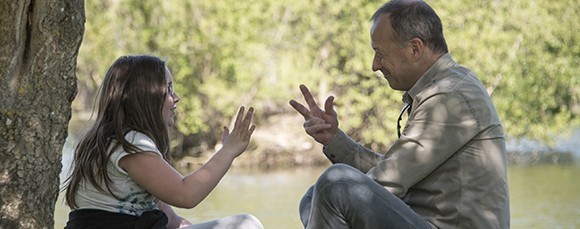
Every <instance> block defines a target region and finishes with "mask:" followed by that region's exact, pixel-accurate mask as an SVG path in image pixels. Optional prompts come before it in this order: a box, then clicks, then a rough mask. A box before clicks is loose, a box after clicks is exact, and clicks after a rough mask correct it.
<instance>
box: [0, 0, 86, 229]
mask: <svg viewBox="0 0 580 229" xmlns="http://www.w3.org/2000/svg"><path fill="white" fill-rule="evenodd" d="M0 12H2V16H1V17H0V76H1V79H0V136H1V138H0V228H52V227H54V209H55V203H56V199H57V197H58V191H59V183H60V180H59V173H60V171H61V167H62V165H61V157H62V154H61V151H62V147H63V145H64V142H65V139H66V136H67V126H68V122H69V120H70V117H71V102H72V100H73V99H74V97H75V95H76V76H75V69H76V58H77V54H78V49H79V46H80V44H81V41H82V36H83V32H84V23H85V12H84V1H83V0H50V1H47V0H18V1H13V0H1V2H0Z"/></svg>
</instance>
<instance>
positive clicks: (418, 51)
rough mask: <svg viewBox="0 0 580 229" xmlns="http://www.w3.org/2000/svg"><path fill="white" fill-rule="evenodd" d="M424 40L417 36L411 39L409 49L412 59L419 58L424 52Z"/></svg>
mask: <svg viewBox="0 0 580 229" xmlns="http://www.w3.org/2000/svg"><path fill="white" fill-rule="evenodd" d="M425 48H426V46H425V42H423V40H421V39H420V38H418V37H415V38H413V39H411V51H412V53H411V54H412V56H413V59H414V60H418V59H420V58H421V57H422V56H423V54H424V52H425Z"/></svg>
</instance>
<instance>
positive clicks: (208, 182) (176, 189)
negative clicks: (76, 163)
mask: <svg viewBox="0 0 580 229" xmlns="http://www.w3.org/2000/svg"><path fill="white" fill-rule="evenodd" d="M253 112H254V109H253V108H250V109H249V110H248V113H247V114H246V115H244V107H241V108H240V111H239V112H238V115H237V117H236V121H235V123H234V129H233V130H232V131H231V133H230V131H229V129H228V128H227V127H224V134H223V136H222V141H223V147H222V148H221V149H220V150H218V151H217V152H216V153H215V154H214V155H213V156H212V157H211V159H210V160H209V161H208V162H207V163H206V164H205V165H203V166H202V167H201V168H199V169H198V170H197V171H195V172H193V173H191V174H189V175H187V176H185V177H184V176H182V175H181V174H180V173H179V172H177V171H176V170H175V169H174V168H173V167H172V166H171V165H170V164H169V163H167V161H165V160H164V159H163V158H161V156H160V155H159V154H156V153H153V152H140V153H134V154H131V155H128V156H125V157H123V158H122V159H121V160H120V161H119V166H120V167H121V168H123V169H125V170H126V171H127V173H128V174H129V176H130V177H131V178H132V179H133V180H134V181H135V182H136V183H137V184H139V186H141V187H143V188H144V189H145V190H147V191H148V192H149V193H151V194H152V195H154V196H155V197H157V198H158V199H160V200H161V201H163V202H164V203H167V204H169V205H172V206H176V207H181V208H193V207H195V206H196V205H198V204H199V203H200V202H201V201H202V200H203V199H204V198H205V197H207V195H209V193H210V192H211V191H212V190H213V189H214V188H215V187H216V185H217V184H218V183H219V181H220V180H221V179H222V177H223V176H224V175H225V173H226V172H227V171H228V169H229V168H230V166H231V164H232V162H233V160H234V159H235V158H236V157H237V156H239V155H240V154H242V153H243V152H244V151H245V150H246V148H247V146H248V144H249V141H250V136H251V135H252V133H253V131H254V129H255V126H254V125H251V122H252V116H253Z"/></svg>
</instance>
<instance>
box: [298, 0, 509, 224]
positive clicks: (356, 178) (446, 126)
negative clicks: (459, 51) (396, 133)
mask: <svg viewBox="0 0 580 229" xmlns="http://www.w3.org/2000/svg"><path fill="white" fill-rule="evenodd" d="M371 20H372V21H373V25H372V28H371V42H372V47H373V49H374V51H375V56H374V60H373V64H372V69H373V71H381V73H382V74H383V75H384V77H385V78H386V79H387V81H388V82H389V85H390V87H391V88H393V89H394V90H400V91H405V93H404V95H403V101H404V102H405V103H407V104H408V105H407V106H405V107H406V108H407V112H408V115H409V118H408V121H407V124H406V126H405V127H404V129H403V131H402V133H401V134H400V137H399V139H398V140H397V141H396V142H395V143H394V144H393V145H392V146H391V147H390V148H389V149H388V150H387V152H385V153H375V152H373V151H371V150H369V149H367V148H365V147H363V146H362V145H360V144H358V143H355V142H354V141H353V140H352V139H351V138H350V137H348V136H347V135H346V134H345V133H344V132H343V131H341V130H340V129H338V116H337V113H336V112H335V111H334V108H333V101H334V97H332V96H330V97H328V99H327V100H326V102H325V105H324V110H322V109H321V108H319V107H318V105H317V104H316V102H315V101H314V98H313V96H312V94H311V93H310V91H309V90H308V88H307V87H306V86H304V85H301V86H300V89H301V91H302V94H303V95H304V99H305V100H306V103H307V105H308V108H306V107H305V106H303V105H302V104H300V103H298V102H296V101H294V100H291V101H290V105H291V106H292V107H293V108H294V109H296V110H297V111H298V112H299V113H300V114H301V115H302V116H304V119H305V122H304V129H305V131H306V133H308V134H309V135H310V136H312V137H313V138H314V139H315V140H316V141H318V142H319V143H321V144H323V145H324V149H323V152H324V154H325V155H326V156H327V157H328V159H329V160H330V161H331V162H332V163H333V164H334V165H332V166H331V167H330V168H328V169H327V170H326V171H325V172H324V173H323V174H322V175H321V176H320V178H319V179H318V181H317V182H316V183H315V185H314V186H312V187H311V188H310V189H309V190H308V191H307V193H306V194H305V196H304V197H303V199H302V202H301V203H300V215H301V219H302V222H303V224H304V226H305V227H306V228H333V229H336V228H508V227H509V194H508V184H507V179H506V170H507V162H506V154H505V140H504V134H503V129H502V126H501V123H500V120H499V118H498V115H497V112H496V110H495V107H494V105H493V103H492V101H491V99H490V97H489V95H488V94H487V92H486V90H485V88H484V87H483V85H482V84H481V83H480V82H479V80H478V79H477V77H476V76H475V74H474V73H473V72H471V71H470V70H469V69H467V68H464V67H462V66H460V65H458V64H457V63H455V62H454V60H453V59H452V58H451V56H450V54H449V53H448V50H447V44H446V42H445V38H444V37H443V29H442V25H441V20H440V19H439V17H438V16H437V14H436V13H435V11H434V10H433V9H432V8H431V7H430V6H429V5H427V3H425V2H423V1H396V0H395V1H391V2H388V3H386V4H385V5H383V6H382V7H381V8H380V9H378V10H377V11H376V12H375V14H374V15H373V16H372V18H371ZM407 112H404V111H402V112H401V114H403V113H407Z"/></svg>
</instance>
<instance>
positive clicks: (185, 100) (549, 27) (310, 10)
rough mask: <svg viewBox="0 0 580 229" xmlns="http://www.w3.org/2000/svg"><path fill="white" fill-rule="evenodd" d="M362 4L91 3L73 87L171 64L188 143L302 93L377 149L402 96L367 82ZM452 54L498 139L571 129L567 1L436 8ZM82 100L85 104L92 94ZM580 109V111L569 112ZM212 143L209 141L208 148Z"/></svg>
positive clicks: (571, 6)
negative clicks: (117, 64)
mask: <svg viewBox="0 0 580 229" xmlns="http://www.w3.org/2000/svg"><path fill="white" fill-rule="evenodd" d="M381 4H382V3H377V2H374V1H365V0H357V1H352V0H333V1H331V0H316V1H315V0H295V1H279V0H260V1H257V0H248V1H231V0H230V1H194V0H185V1H162V0H126V1H113V0H104V1H87V2H86V12H87V13H86V15H87V25H86V34H85V37H84V43H83V46H82V47H81V51H80V54H79V60H78V61H79V63H78V66H79V74H78V76H79V81H80V85H85V87H86V88H87V90H89V91H90V90H93V91H94V90H95V88H96V85H97V84H98V83H100V81H101V79H102V76H103V75H104V73H105V71H106V68H107V67H108V66H109V65H110V63H111V62H112V61H113V60H114V59H116V58H117V57H118V56H119V55H124V54H143V53H146V54H153V55H158V56H161V57H163V58H165V59H167V60H168V65H169V66H170V68H171V69H172V72H173V75H174V81H175V82H176V91H177V93H178V94H179V95H180V97H181V102H180V105H179V107H180V109H179V111H180V113H179V118H178V127H179V130H180V131H181V132H182V133H184V134H194V133H202V134H204V135H206V136H208V137H209V138H216V139H217V138H218V137H219V136H218V133H221V129H217V132H218V133H214V132H213V130H212V128H215V127H218V126H220V125H223V124H224V123H227V122H229V120H224V118H231V117H233V115H234V114H235V112H236V111H237V108H238V106H239V105H241V104H243V105H246V106H254V107H256V108H257V110H258V113H257V114H256V115H257V117H256V118H257V120H256V121H257V122H258V123H260V122H262V121H264V120H265V119H267V118H268V117H269V116H271V115H277V114H280V113H288V112H294V111H293V110H291V108H290V106H288V104H287V102H288V100H289V99H292V98H300V97H301V95H300V94H299V91H298V85H299V84H301V83H304V84H306V85H308V86H309V87H310V88H311V89H312V91H313V92H314V93H316V95H318V96H319V100H318V101H319V102H320V103H323V101H324V99H325V98H326V96H328V95H334V96H335V97H336V100H335V101H336V109H337V112H338V113H339V118H340V121H341V124H340V125H341V128H342V129H344V130H346V131H347V132H349V134H351V135H352V136H353V138H355V139H357V140H360V141H362V142H363V143H365V144H368V145H369V146H371V147H372V148H375V149H384V147H385V146H387V145H389V144H390V141H392V140H394V139H395V138H396V129H395V128H396V118H397V115H398V112H399V109H400V108H401V107H402V102H401V94H402V93H401V92H396V91H393V90H391V89H390V87H389V86H388V84H387V82H386V80H385V79H383V78H382V77H381V76H379V75H378V74H376V73H373V72H372V71H371V61H372V55H373V52H372V49H371V48H370V39H369V29H370V25H371V22H369V18H370V16H371V15H372V13H373V12H374V10H376V9H377V8H378V7H380V5H381ZM430 4H432V6H433V7H434V8H435V10H436V11H437V12H438V13H439V15H440V17H441V19H442V21H443V25H444V30H445V34H446V37H447V41H448V44H449V48H450V51H451V53H452V55H453V57H454V58H455V59H456V60H457V61H458V62H459V63H460V64H462V65H465V66H467V67H469V68H471V69H472V70H474V71H475V72H476V73H477V74H478V75H479V77H480V79H481V80H482V82H483V83H484V85H486V86H487V87H488V88H489V89H490V92H492V98H493V99H494V101H495V103H496V106H497V108H498V111H499V113H500V116H501V118H502V120H503V123H504V126H505V129H506V132H507V133H508V134H509V135H511V136H515V137H520V136H528V137H530V138H534V139H542V140H550V139H552V136H554V134H559V133H561V132H562V131H563V130H566V129H570V128H569V127H570V126H578V125H579V124H580V121H579V120H578V118H577V115H578V112H573V109H574V107H578V106H580V105H579V100H580V98H579V97H580V95H579V94H580V89H579V86H578V85H579V82H578V81H579V80H580V79H579V78H580V77H578V70H579V69H578V66H579V64H580V63H579V62H580V60H579V56H580V46H579V44H578V43H579V38H578V36H579V34H580V33H579V31H578V27H579V26H578V23H577V22H578V21H579V19H578V17H579V16H578V11H579V6H578V4H575V3H574V2H573V1H572V0H564V1H556V2H553V1H548V0H541V1H528V0H514V1H460V0H451V1H433V2H430ZM89 94H90V93H89ZM576 109H578V108H576ZM208 141H209V142H212V141H215V140H208Z"/></svg>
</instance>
